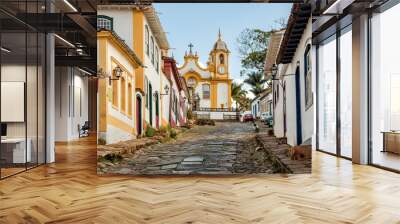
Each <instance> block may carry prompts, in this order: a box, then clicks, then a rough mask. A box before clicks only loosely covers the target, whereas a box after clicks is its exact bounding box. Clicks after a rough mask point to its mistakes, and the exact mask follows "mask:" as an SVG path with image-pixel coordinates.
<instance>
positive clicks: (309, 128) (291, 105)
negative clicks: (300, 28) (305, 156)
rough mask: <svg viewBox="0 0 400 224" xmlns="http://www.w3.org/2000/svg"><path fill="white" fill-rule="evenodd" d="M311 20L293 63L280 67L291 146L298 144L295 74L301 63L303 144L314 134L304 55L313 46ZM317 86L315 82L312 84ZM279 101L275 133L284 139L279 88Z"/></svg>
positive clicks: (281, 100)
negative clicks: (307, 103)
mask: <svg viewBox="0 0 400 224" xmlns="http://www.w3.org/2000/svg"><path fill="white" fill-rule="evenodd" d="M311 28H312V23H311V18H310V19H309V21H308V24H307V26H306V28H305V30H304V32H303V35H302V37H301V39H300V42H299V44H298V46H297V49H296V52H295V54H294V56H293V59H292V61H291V63H289V64H287V65H285V66H282V65H280V66H279V68H280V71H281V72H283V73H284V74H285V76H284V77H283V82H285V85H286V126H287V131H286V137H287V142H288V144H289V145H296V142H297V127H296V123H297V121H296V119H297V117H296V116H297V113H296V79H295V75H294V74H295V73H296V68H297V63H298V62H299V63H300V64H299V68H300V105H301V130H302V142H304V141H306V140H308V139H309V140H311V138H312V136H313V133H314V105H312V106H311V107H310V108H307V109H306V107H305V86H304V83H305V74H304V53H305V49H306V47H307V44H311ZM277 85H278V82H277V81H275V88H277ZM312 85H313V86H314V85H315V82H314V83H313V84H312ZM279 88H280V89H279V99H278V101H277V106H276V108H275V117H274V132H275V135H276V136H277V137H284V125H283V89H282V87H281V86H279Z"/></svg>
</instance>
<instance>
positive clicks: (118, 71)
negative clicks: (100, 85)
mask: <svg viewBox="0 0 400 224" xmlns="http://www.w3.org/2000/svg"><path fill="white" fill-rule="evenodd" d="M122 72H123V71H122V69H121V67H119V66H118V65H117V67H115V68H114V70H113V74H114V76H115V78H111V76H109V77H108V80H109V84H110V85H111V81H112V80H119V78H120V77H121V76H122Z"/></svg>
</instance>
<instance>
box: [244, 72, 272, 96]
mask: <svg viewBox="0 0 400 224" xmlns="http://www.w3.org/2000/svg"><path fill="white" fill-rule="evenodd" d="M244 82H245V83H246V84H248V85H250V86H251V90H250V91H251V92H252V93H253V94H254V95H255V96H257V95H258V94H260V93H261V92H263V91H264V84H265V83H267V80H265V79H264V74H263V73H260V72H251V73H249V74H248V75H247V78H246V79H245V80H244Z"/></svg>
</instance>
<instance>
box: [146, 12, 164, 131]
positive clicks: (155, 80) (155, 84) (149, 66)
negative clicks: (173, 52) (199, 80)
mask: <svg viewBox="0 0 400 224" xmlns="http://www.w3.org/2000/svg"><path fill="white" fill-rule="evenodd" d="M146 25H147V26H148V27H149V32H150V35H149V46H150V47H149V48H150V50H149V55H147V54H146V44H145V41H146V40H145V37H143V46H144V51H145V52H144V61H143V63H144V65H145V66H146V67H145V68H144V75H145V77H147V79H148V80H149V82H150V83H151V86H152V93H151V94H154V92H155V91H157V92H158V93H160V90H161V82H162V81H161V79H162V78H161V76H162V71H161V64H162V61H161V50H160V47H159V46H158V43H157V39H156V38H155V35H154V33H153V31H152V30H151V28H150V26H149V25H148V22H147V19H146V18H145V20H144V26H146ZM143 30H145V27H143ZM143 35H145V32H143ZM151 37H153V38H154V49H156V46H157V47H158V49H159V54H158V62H159V71H158V72H157V71H156V67H155V64H154V65H153V63H151ZM154 57H156V54H155V53H154ZM154 61H155V62H156V59H154ZM147 89H148V88H147ZM149 97H152V103H153V107H152V108H153V111H152V118H153V121H152V123H153V127H156V104H155V103H156V101H155V98H154V97H153V96H150V94H149ZM144 100H146V98H144ZM143 105H145V104H143ZM149 109H150V105H149V106H148V107H147V108H146V107H145V120H146V121H147V123H149V122H150V110H149ZM159 113H161V105H160V107H159ZM149 124H150V123H149ZM159 124H160V125H161V119H160V118H159Z"/></svg>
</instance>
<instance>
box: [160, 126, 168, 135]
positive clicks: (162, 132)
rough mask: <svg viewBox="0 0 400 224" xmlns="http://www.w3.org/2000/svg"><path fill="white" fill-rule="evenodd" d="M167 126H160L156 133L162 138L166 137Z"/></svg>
mask: <svg viewBox="0 0 400 224" xmlns="http://www.w3.org/2000/svg"><path fill="white" fill-rule="evenodd" d="M168 130H169V129H168V126H161V127H160V128H159V129H158V131H159V132H160V134H161V135H162V136H167V135H168Z"/></svg>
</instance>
